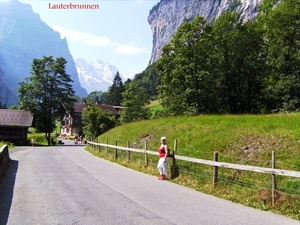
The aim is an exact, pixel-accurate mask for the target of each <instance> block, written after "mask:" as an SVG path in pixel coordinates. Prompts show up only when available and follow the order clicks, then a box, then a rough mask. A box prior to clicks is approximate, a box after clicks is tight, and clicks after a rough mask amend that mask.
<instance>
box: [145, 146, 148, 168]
mask: <svg viewBox="0 0 300 225" xmlns="http://www.w3.org/2000/svg"><path fill="white" fill-rule="evenodd" d="M146 150H147V141H145V166H146V167H148V154H147V152H146Z"/></svg>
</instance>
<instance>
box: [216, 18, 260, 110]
mask: <svg viewBox="0 0 300 225" xmlns="http://www.w3.org/2000/svg"><path fill="white" fill-rule="evenodd" d="M212 29H213V32H212V36H213V40H214V44H213V46H214V47H213V49H214V51H213V52H212V53H211V57H214V58H213V60H212V65H213V68H211V71H213V73H215V76H214V77H215V79H217V80H218V90H219V96H218V98H217V99H219V103H220V104H219V110H220V111H221V112H226V113H259V112H260V111H261V107H262V99H261V95H262V89H263V81H264V72H265V69H264V68H265V59H264V57H263V54H262V51H263V35H262V32H261V30H260V29H259V26H258V25H257V23H254V22H251V21H248V22H243V21H242V19H241V18H240V17H239V15H238V14H237V13H236V12H225V13H224V14H222V15H221V16H220V17H219V18H218V19H216V20H215V21H214V22H213V24H212Z"/></svg>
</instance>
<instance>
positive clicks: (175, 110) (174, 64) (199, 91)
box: [156, 17, 216, 115]
mask: <svg viewBox="0 0 300 225" xmlns="http://www.w3.org/2000/svg"><path fill="white" fill-rule="evenodd" d="M210 33H211V27H210V26H209V25H208V24H207V22H206V21H205V20H204V18H203V17H196V19H195V20H194V21H192V22H185V23H183V24H182V25H181V26H180V27H179V28H178V31H177V32H176V34H175V35H174V37H173V38H172V40H171V42H170V43H169V44H167V45H166V46H165V47H164V48H163V52H162V57H161V59H160V60H159V61H158V62H157V65H156V69H157V72H158V74H159V76H160V78H161V85H160V86H159V94H160V96H159V97H160V99H161V101H162V104H163V106H164V108H165V109H167V110H168V111H169V112H170V113H171V114H173V115H182V114H199V113H204V112H211V111H213V110H214V107H215V105H214V104H211V102H212V100H213V99H215V90H216V88H215V87H216V83H215V79H214V78H213V77H212V74H211V73H210V68H211V60H210V59H211V57H210V53H211V48H212V47H211V35H210Z"/></svg>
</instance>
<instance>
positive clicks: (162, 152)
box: [158, 145, 170, 158]
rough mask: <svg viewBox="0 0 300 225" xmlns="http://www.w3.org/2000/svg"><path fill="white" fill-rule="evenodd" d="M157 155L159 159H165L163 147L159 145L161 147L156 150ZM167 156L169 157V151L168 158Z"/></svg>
mask: <svg viewBox="0 0 300 225" xmlns="http://www.w3.org/2000/svg"><path fill="white" fill-rule="evenodd" d="M158 154H159V158H163V157H165V155H166V151H165V145H161V146H160V147H159V148H158ZM169 155H170V150H169V154H168V156H169Z"/></svg>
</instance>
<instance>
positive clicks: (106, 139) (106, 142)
mask: <svg viewBox="0 0 300 225" xmlns="http://www.w3.org/2000/svg"><path fill="white" fill-rule="evenodd" d="M106 144H107V145H108V139H106ZM107 153H108V147H107V146H106V154H107Z"/></svg>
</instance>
